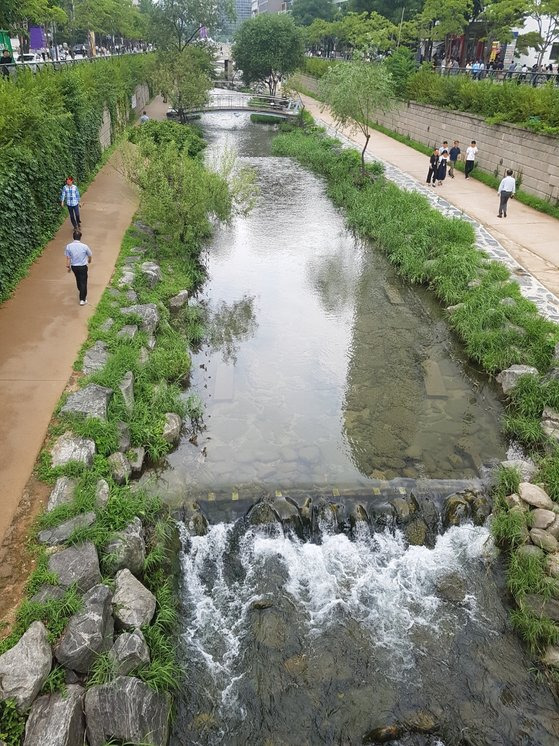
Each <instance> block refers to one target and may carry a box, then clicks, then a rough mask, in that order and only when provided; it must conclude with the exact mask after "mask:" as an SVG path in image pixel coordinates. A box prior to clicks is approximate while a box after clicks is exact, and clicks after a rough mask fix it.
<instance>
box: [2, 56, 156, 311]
mask: <svg viewBox="0 0 559 746" xmlns="http://www.w3.org/2000/svg"><path fill="white" fill-rule="evenodd" d="M153 65H154V60H153V56H152V55H146V56H141V55H138V56H130V57H125V58H120V59H111V60H99V61H97V62H95V63H92V64H83V65H76V66H73V67H71V68H68V69H63V70H60V71H55V70H43V71H41V72H40V73H38V74H36V75H34V74H33V73H31V72H30V71H23V72H20V73H19V74H18V76H17V80H15V81H14V80H2V81H0V214H1V215H2V220H1V223H0V301H3V300H5V299H6V298H7V297H8V295H9V294H10V292H11V291H12V290H13V288H14V287H15V285H16V283H17V282H18V280H19V279H20V278H21V277H22V276H23V274H25V271H26V270H27V268H28V266H29V264H30V263H31V261H32V260H33V259H34V258H35V257H36V256H37V254H38V252H39V251H40V250H41V248H42V247H43V246H44V245H45V243H46V242H47V241H48V240H49V239H50V238H52V236H53V234H54V232H55V230H56V228H57V227H58V225H59V223H60V219H61V209H60V203H59V195H60V190H61V188H62V185H63V184H64V179H65V178H66V176H67V175H68V174H71V175H73V176H74V178H75V179H76V181H77V184H78V186H79V187H80V189H81V191H82V192H83V189H84V187H85V186H87V183H88V180H90V179H91V177H92V176H93V174H94V172H95V169H96V167H97V166H98V164H99V163H100V161H101V155H102V153H101V146H100V143H99V137H98V134H99V128H100V126H101V122H102V118H103V109H104V108H105V106H106V107H107V108H108V109H109V111H110V112H111V116H112V123H113V132H112V135H113V138H114V137H116V135H117V134H118V132H119V131H120V130H121V129H123V128H124V126H125V125H126V124H127V121H128V116H129V112H130V96H131V94H132V93H133V91H134V89H135V87H136V86H137V85H138V84H139V83H144V82H147V83H148V84H149V83H150V80H151V76H152V70H153ZM117 112H120V114H121V116H120V117H119V116H118V115H117Z"/></svg>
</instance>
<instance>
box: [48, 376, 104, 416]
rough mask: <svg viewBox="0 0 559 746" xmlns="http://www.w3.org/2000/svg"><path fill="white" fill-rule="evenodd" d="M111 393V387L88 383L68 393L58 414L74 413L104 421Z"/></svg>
mask: <svg viewBox="0 0 559 746" xmlns="http://www.w3.org/2000/svg"><path fill="white" fill-rule="evenodd" d="M112 394H113V390H112V389H108V388H106V387H105V386H99V385H98V384H97V383H88V385H87V386H84V387H83V389H79V391H75V392H74V393H73V394H70V395H69V397H68V398H67V399H66V402H65V404H64V406H63V407H62V409H61V410H60V414H74V415H78V416H80V417H92V418H94V419H97V420H104V421H106V420H107V407H108V406H109V400H110V398H111V396H112Z"/></svg>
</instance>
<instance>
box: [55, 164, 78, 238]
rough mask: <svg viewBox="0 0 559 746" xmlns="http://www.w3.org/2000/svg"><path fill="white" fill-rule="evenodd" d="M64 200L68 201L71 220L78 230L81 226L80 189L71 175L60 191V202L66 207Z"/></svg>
mask: <svg viewBox="0 0 559 746" xmlns="http://www.w3.org/2000/svg"><path fill="white" fill-rule="evenodd" d="M64 202H66V205H67V207H68V212H69V213H70V220H71V221H72V225H73V226H74V230H76V229H77V228H79V227H80V226H81V219H80V190H79V189H78V187H77V186H76V185H75V184H74V179H73V178H72V177H71V176H68V178H67V179H66V184H64V186H63V187H62V192H61V193H60V204H61V205H62V207H64Z"/></svg>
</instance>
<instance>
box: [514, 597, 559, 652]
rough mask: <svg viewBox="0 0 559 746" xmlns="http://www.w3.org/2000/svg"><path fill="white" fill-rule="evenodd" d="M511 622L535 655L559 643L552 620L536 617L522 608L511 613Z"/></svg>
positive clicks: (557, 629)
mask: <svg viewBox="0 0 559 746" xmlns="http://www.w3.org/2000/svg"><path fill="white" fill-rule="evenodd" d="M511 622H512V626H513V628H514V629H515V630H516V631H517V632H518V634H519V635H520V636H521V637H522V639H523V640H524V642H525V643H526V644H527V645H528V648H529V649H530V652H531V653H533V654H538V653H543V652H544V650H545V649H546V647H547V646H548V645H556V644H557V642H559V627H558V626H557V625H556V624H554V623H553V622H552V621H551V620H550V619H545V618H542V619H540V618H538V617H535V616H533V615H532V614H530V612H529V611H527V610H526V609H523V608H522V607H521V608H518V609H514V611H512V612H511Z"/></svg>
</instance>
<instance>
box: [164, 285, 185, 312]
mask: <svg viewBox="0 0 559 746" xmlns="http://www.w3.org/2000/svg"><path fill="white" fill-rule="evenodd" d="M187 303H188V290H181V291H180V293H177V294H176V295H173V297H172V298H169V301H168V306H169V310H170V311H171V312H173V311H179V310H180V309H181V308H184V306H186V304H187Z"/></svg>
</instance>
